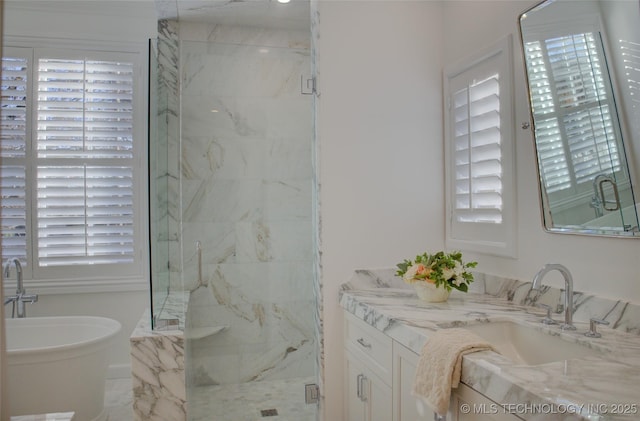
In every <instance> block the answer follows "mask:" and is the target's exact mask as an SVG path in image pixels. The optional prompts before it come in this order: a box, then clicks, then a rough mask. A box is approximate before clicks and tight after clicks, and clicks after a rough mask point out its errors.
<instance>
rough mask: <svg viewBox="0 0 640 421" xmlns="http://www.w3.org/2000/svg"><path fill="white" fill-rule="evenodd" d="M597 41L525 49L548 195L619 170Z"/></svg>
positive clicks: (568, 40) (574, 38)
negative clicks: (595, 176) (601, 174)
mask: <svg viewBox="0 0 640 421" xmlns="http://www.w3.org/2000/svg"><path fill="white" fill-rule="evenodd" d="M597 41H598V40H597V39H596V36H595V34H594V33H590V32H589V33H583V34H574V35H568V36H561V37H556V38H551V39H547V40H544V41H543V42H541V41H531V42H527V43H525V56H526V63H527V72H528V74H529V79H530V88H531V89H530V91H531V94H530V95H531V100H532V111H533V114H534V115H535V116H536V144H537V145H538V154H539V159H540V165H541V167H542V169H543V171H542V173H543V174H544V183H545V189H546V191H547V193H554V192H559V191H562V190H566V189H569V188H572V187H574V186H576V185H578V184H580V183H586V182H590V180H591V179H592V178H593V176H594V175H595V174H599V173H602V172H607V173H611V172H618V171H621V170H622V167H621V161H620V156H619V151H618V147H617V142H616V141H615V138H616V135H615V128H614V127H613V122H612V120H611V111H610V109H609V106H608V105H607V102H606V101H607V92H606V87H605V79H604V77H605V76H604V73H603V68H602V66H603V65H604V64H603V63H602V62H601V59H600V55H599V52H598V51H599V50H598V46H597ZM553 93H555V96H556V98H557V99H556V100H555V101H554V99H553V97H554V95H553ZM563 137H564V138H565V139H566V141H563Z"/></svg>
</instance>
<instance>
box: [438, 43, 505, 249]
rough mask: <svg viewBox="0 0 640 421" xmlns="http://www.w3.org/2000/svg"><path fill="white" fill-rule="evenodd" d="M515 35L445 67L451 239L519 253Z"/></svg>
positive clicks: (452, 244)
mask: <svg viewBox="0 0 640 421" xmlns="http://www.w3.org/2000/svg"><path fill="white" fill-rule="evenodd" d="M511 62H512V60H511V37H507V38H504V39H502V40H500V41H499V42H498V43H496V45H494V46H491V47H489V48H487V49H486V50H485V51H482V52H479V53H478V54H477V55H476V56H474V57H471V58H469V59H467V60H465V61H463V62H460V63H459V64H457V65H454V66H449V67H447V68H446V69H445V79H444V85H445V92H444V95H445V102H446V106H445V145H444V146H445V187H446V189H445V192H446V196H445V203H446V225H445V228H446V245H447V247H448V248H451V249H459V250H471V251H481V252H484V253H491V254H497V255H501V256H515V253H516V249H515V245H516V242H515V232H516V229H515V183H514V169H513V165H514V164H513V161H514V153H513V151H514V148H513V137H514V136H513V117H512V115H511V113H512V109H513V105H512V104H513V98H512V93H511V92H512V81H511V79H512V77H513V75H512V73H513V72H512V69H511Z"/></svg>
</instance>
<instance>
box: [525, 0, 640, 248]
mask: <svg viewBox="0 0 640 421" xmlns="http://www.w3.org/2000/svg"><path fill="white" fill-rule="evenodd" d="M555 2H556V0H542V1H539V2H538V3H536V4H534V5H533V6H531V7H529V8H527V9H526V10H525V11H523V12H522V13H520V14H519V15H518V18H517V23H516V24H517V26H518V32H519V36H520V48H521V58H522V64H523V68H524V76H525V77H524V79H525V87H526V89H527V107H528V111H529V118H530V122H525V123H523V125H522V128H523V129H524V130H526V129H529V130H530V132H531V137H532V140H533V147H534V159H535V164H536V165H535V167H536V175H537V185H538V197H539V202H538V203H539V206H540V218H541V223H542V227H543V229H544V230H545V232H548V233H552V234H574V235H584V236H601V237H610V238H640V231H638V229H636V230H630V231H624V230H620V231H618V230H612V229H595V228H587V227H585V228H581V227H579V226H572V225H566V226H557V227H556V226H553V222H552V217H551V209H550V207H549V200H548V198H547V196H546V191H545V188H544V186H543V184H544V182H543V179H542V171H541V167H540V164H541V163H540V157H539V154H538V146H537V140H536V121H535V117H534V114H533V101H532V96H531V86H530V81H529V71H528V68H527V60H526V57H525V52H524V33H523V28H522V20H523V18H526V15H527V14H528V13H530V12H532V11H535V10H536V9H538V8H540V7H541V6H543V5H545V4H547V3H548V4H551V3H555ZM605 58H606V57H605ZM605 65H606V66H607V68H608V67H609V65H608V60H606V63H605ZM609 70H610V69H608V72H609V73H611V72H610V71H609ZM609 82H610V84H611V91H612V93H613V102H614V104H616V112H615V116H616V117H617V123H618V125H619V126H620V132H621V133H622V140H621V142H620V147H621V151H620V153H621V155H622V156H624V165H625V166H626V171H627V173H628V174H629V184H630V190H631V196H632V198H633V202H634V204H635V205H636V221H638V222H639V224H638V228H640V215H638V211H637V206H638V204H637V203H636V198H635V196H636V195H635V192H634V189H635V188H636V187H637V185H636V183H634V182H633V181H635V180H634V179H633V178H634V177H633V173H632V168H630V166H629V163H628V153H627V147H626V146H625V144H624V143H625V142H624V139H625V138H628V136H626V134H627V130H628V129H627V128H626V127H624V125H623V124H621V123H620V121H621V117H620V112H619V111H618V110H617V108H618V107H619V106H618V103H619V102H618V99H617V98H618V97H619V95H618V93H617V90H618V88H617V87H616V86H614V83H613V81H612V80H611V77H609ZM527 126H528V127H527Z"/></svg>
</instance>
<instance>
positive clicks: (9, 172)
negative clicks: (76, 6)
mask: <svg viewBox="0 0 640 421" xmlns="http://www.w3.org/2000/svg"><path fill="white" fill-rule="evenodd" d="M5 52H6V53H8V54H9V55H10V56H7V57H3V58H2V87H1V91H2V96H1V98H0V124H1V126H0V135H1V137H0V162H1V163H2V165H1V166H0V197H1V198H2V207H1V209H0V221H1V226H0V230H1V231H2V256H3V258H5V260H6V259H14V258H16V259H19V260H20V261H21V262H23V263H24V264H26V263H27V247H28V243H27V196H28V195H27V188H26V187H27V186H26V171H27V162H26V151H27V138H28V135H29V131H28V126H27V121H28V114H27V101H28V95H29V85H28V83H29V82H30V80H29V76H28V72H29V69H30V64H31V54H30V50H28V49H10V48H5Z"/></svg>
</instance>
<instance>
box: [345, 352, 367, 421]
mask: <svg viewBox="0 0 640 421" xmlns="http://www.w3.org/2000/svg"><path fill="white" fill-rule="evenodd" d="M345 356H346V358H345V370H344V373H345V379H344V384H345V387H346V392H347V393H346V400H345V403H344V407H345V411H344V412H345V417H344V419H345V421H365V413H364V409H365V406H364V402H363V401H362V390H361V389H362V375H363V371H364V366H363V365H362V364H360V363H359V362H358V361H357V360H356V359H355V358H353V356H352V355H351V353H349V352H346V353H345Z"/></svg>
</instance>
